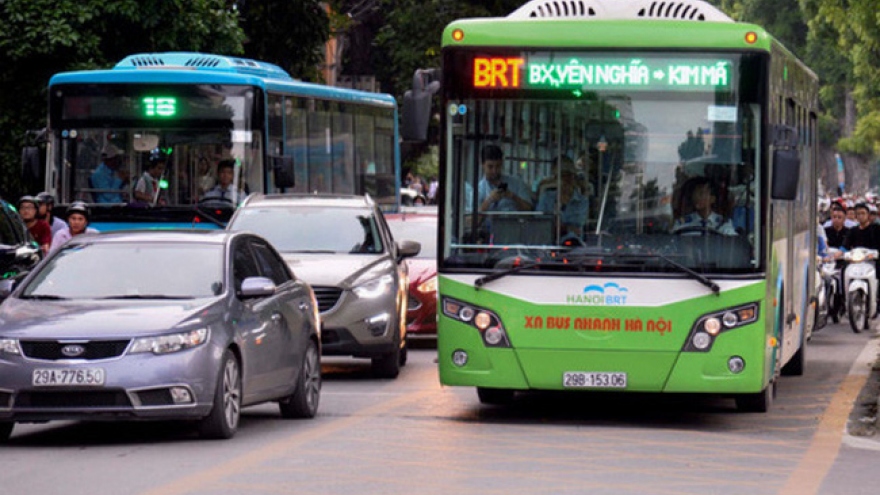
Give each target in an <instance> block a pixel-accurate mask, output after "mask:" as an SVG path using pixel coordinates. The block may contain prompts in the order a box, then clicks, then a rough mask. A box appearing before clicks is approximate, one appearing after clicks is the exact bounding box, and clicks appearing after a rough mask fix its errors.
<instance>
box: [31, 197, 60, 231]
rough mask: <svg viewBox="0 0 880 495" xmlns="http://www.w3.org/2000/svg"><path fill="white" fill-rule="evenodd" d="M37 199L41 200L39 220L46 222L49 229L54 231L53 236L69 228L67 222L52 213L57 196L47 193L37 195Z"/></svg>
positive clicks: (38, 213)
mask: <svg viewBox="0 0 880 495" xmlns="http://www.w3.org/2000/svg"><path fill="white" fill-rule="evenodd" d="M37 199H39V200H40V206H39V211H38V212H37V218H39V219H40V220H45V221H46V223H47V224H49V227H50V228H51V229H52V235H55V234H56V233H57V232H58V231H59V230H61V229H66V228H67V222H65V221H64V220H62V219H60V218H58V217H56V216H55V213H54V212H53V211H52V210H53V208H55V196H52V195H51V194H49V193H48V192H46V191H43V192H41V193H40V194H37Z"/></svg>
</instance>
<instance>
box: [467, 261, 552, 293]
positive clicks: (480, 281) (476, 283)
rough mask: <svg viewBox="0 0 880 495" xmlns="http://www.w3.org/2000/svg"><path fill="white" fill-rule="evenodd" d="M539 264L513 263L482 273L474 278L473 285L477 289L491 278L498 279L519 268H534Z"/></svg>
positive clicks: (491, 279)
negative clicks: (508, 266)
mask: <svg viewBox="0 0 880 495" xmlns="http://www.w3.org/2000/svg"><path fill="white" fill-rule="evenodd" d="M540 264H541V263H523V264H521V265H515V266H512V267H510V268H505V269H503V270H499V271H497V272H494V273H490V274H488V275H483V276H482V277H480V278H478V279H476V280H474V286H476V288H477V290H479V289H480V287H482V286H484V285H486V284H487V283H489V282H491V281H493V280H498V279H499V278H502V277H506V276H508V275H510V274H513V273H516V272H518V271H520V270H525V269H527V268H535V267H536V266H538V265H540Z"/></svg>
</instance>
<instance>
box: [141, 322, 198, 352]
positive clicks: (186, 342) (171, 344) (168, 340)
mask: <svg viewBox="0 0 880 495" xmlns="http://www.w3.org/2000/svg"><path fill="white" fill-rule="evenodd" d="M208 333H209V332H208V329H207V328H199V329H197V330H191V331H189V332H180V333H169V334H166V335H157V336H155V337H140V338H138V339H135V341H134V343H133V344H132V345H131V350H129V351H128V352H129V354H136V353H140V352H152V353H153V354H168V353H170V352H177V351H182V350H184V349H190V348H193V347H197V346H200V345H202V344H204V343H205V342H207V341H208Z"/></svg>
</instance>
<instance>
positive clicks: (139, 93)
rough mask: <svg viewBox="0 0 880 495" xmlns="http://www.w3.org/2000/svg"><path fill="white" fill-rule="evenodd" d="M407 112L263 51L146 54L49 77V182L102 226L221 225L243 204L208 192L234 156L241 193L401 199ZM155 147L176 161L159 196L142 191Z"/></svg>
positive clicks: (388, 202) (393, 202)
mask: <svg viewBox="0 0 880 495" xmlns="http://www.w3.org/2000/svg"><path fill="white" fill-rule="evenodd" d="M397 120H398V115H397V103H396V101H395V99H394V98H393V97H391V96H390V95H386V94H378V93H369V92H364V91H356V90H351V89H345V88H336V87H330V86H325V85H320V84H310V83H306V82H302V81H298V80H295V79H294V78H292V77H291V76H290V75H289V74H287V73H286V72H285V71H284V70H282V69H281V68H280V67H278V66H276V65H272V64H268V63H265V62H260V61H255V60H250V59H243V58H237V57H229V56H222V55H213V54H205V53H186V52H174V53H149V54H136V55H131V56H129V57H126V58H125V59H123V60H122V61H120V62H119V63H118V64H116V66H115V67H113V68H111V69H107V70H89V71H79V72H67V73H60V74H56V75H55V76H53V77H52V78H51V80H50V82H49V125H48V130H49V132H48V133H47V137H48V158H47V163H46V169H45V183H46V190H48V191H49V192H51V193H52V194H53V195H55V197H56V202H57V203H60V204H61V205H62V206H61V207H62V208H63V205H64V204H68V203H71V202H73V201H85V202H87V203H89V204H90V205H91V207H92V215H93V217H94V220H93V223H94V224H95V226H96V227H97V228H98V229H99V230H102V231H103V230H115V229H119V228H130V227H150V226H154V227H155V226H165V227H168V226H178V227H190V226H195V227H203V228H205V227H206V228H217V227H220V226H222V224H223V223H224V221H225V220H227V219H228V218H229V215H230V214H231V212H232V210H233V209H234V207H235V204H234V203H233V202H230V201H228V198H227V199H226V200H224V198H220V199H216V198H215V199H211V198H210V197H209V196H210V195H209V194H207V193H208V192H209V191H210V190H211V189H212V188H214V187H216V185H217V183H218V164H219V163H220V162H221V161H227V163H228V162H230V161H231V162H232V163H233V164H234V169H233V170H234V171H233V185H232V186H231V187H232V188H233V190H234V191H237V192H236V193H235V195H234V197H238V198H243V197H244V196H245V195H246V194H248V193H253V192H264V193H272V192H320V193H337V194H370V195H371V196H372V197H373V199H374V200H376V201H377V202H378V203H380V204H381V205H382V207H383V208H384V209H389V210H391V209H396V207H397V205H398V203H399V201H398V193H397V191H399V189H400V184H399V182H400V179H399V177H400V156H399V151H398V149H399V146H398V128H397ZM151 153H152V154H153V156H155V155H156V154H157V153H158V154H162V155H164V156H165V159H166V168H165V170H164V172H163V173H162V174H161V175H160V176H159V177H156V178H155V179H156V183H157V184H158V186H159V188H160V189H161V191H160V192H159V194H155V196H154V197H153V198H151V200H149V201H147V200H144V199H143V198H141V199H138V198H137V197H136V196H135V195H134V194H133V192H134V189H135V188H136V187H137V183H138V181H139V180H140V178H141V177H142V176H144V174H145V173H146V169H147V165H148V163H149V159H150V156H151ZM108 158H109V159H110V160H115V161H112V162H111V163H112V165H111V166H110V168H112V169H113V170H109V169H108V168H106V167H107V164H105V163H104V162H105V160H107V159H108ZM102 174H103V175H102Z"/></svg>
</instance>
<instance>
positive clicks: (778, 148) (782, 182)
mask: <svg viewBox="0 0 880 495" xmlns="http://www.w3.org/2000/svg"><path fill="white" fill-rule="evenodd" d="M774 134H775V135H774V138H773V148H774V149H773V170H772V172H771V176H770V180H771V181H772V185H771V190H770V192H771V197H772V198H773V199H782V200H787V201H792V200H794V199H795V198H797V190H798V178H799V177H800V171H801V159H800V157H798V150H797V142H798V133H797V130H795V128H794V127H790V126H777V127H776V129H775V132H774Z"/></svg>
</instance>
